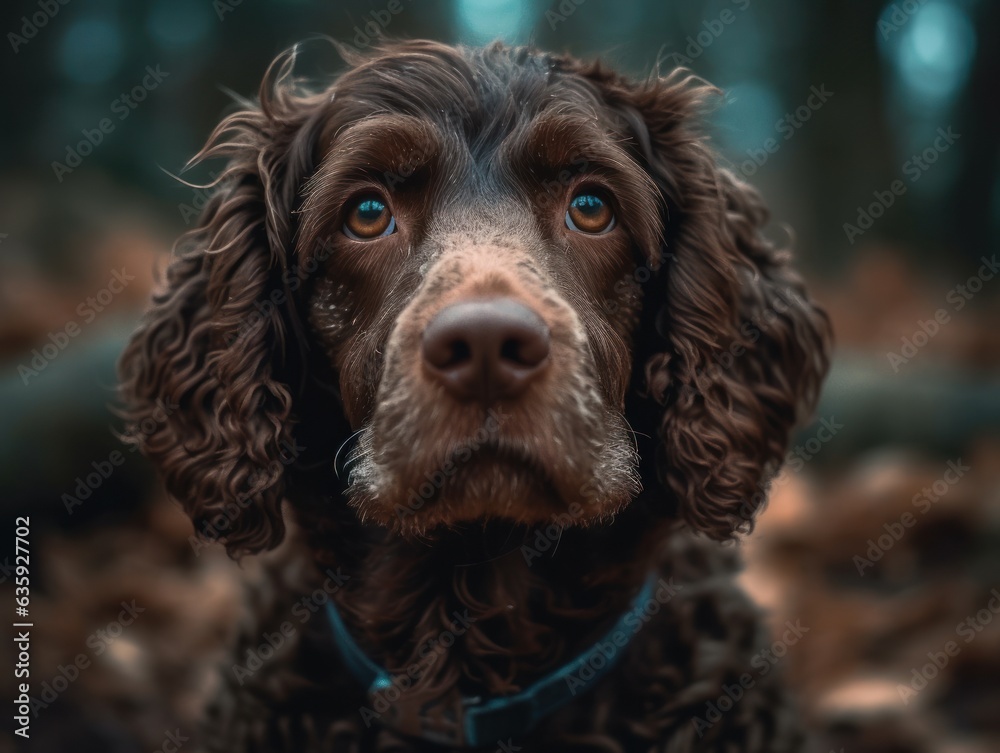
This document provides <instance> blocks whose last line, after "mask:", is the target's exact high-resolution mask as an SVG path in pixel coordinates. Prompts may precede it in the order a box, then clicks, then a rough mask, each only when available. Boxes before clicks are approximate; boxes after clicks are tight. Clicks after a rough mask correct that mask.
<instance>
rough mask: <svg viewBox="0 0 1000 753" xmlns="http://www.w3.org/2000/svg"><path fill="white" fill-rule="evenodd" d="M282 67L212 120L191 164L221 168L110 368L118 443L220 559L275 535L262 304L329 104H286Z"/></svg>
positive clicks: (271, 359)
mask: <svg viewBox="0 0 1000 753" xmlns="http://www.w3.org/2000/svg"><path fill="white" fill-rule="evenodd" d="M294 60H295V52H294V50H293V51H291V52H289V53H287V54H285V55H283V56H282V57H279V58H278V59H277V60H275V62H274V63H272V65H271V67H270V69H269V70H268V73H267V75H266V76H265V78H264V83H263V84H262V86H261V91H260V104H259V106H252V105H247V108H246V109H244V110H242V111H240V112H236V113H234V114H233V115H230V116H229V117H227V118H226V119H224V120H223V121H222V122H221V123H220V124H219V126H218V127H217V128H216V129H215V131H214V132H213V133H212V135H211V136H210V137H209V139H208V142H207V144H206V145H205V147H204V148H203V149H202V150H201V152H199V154H197V155H196V156H195V157H194V158H193V159H192V161H191V162H192V163H197V162H200V161H202V160H205V159H209V158H216V157H226V158H228V159H229V162H228V165H227V167H226V169H225V170H224V172H223V173H222V174H221V175H220V176H219V177H218V178H217V179H216V180H215V181H214V183H213V185H216V186H218V189H217V192H216V193H215V195H214V196H213V197H212V198H211V199H210V200H209V202H208V203H207V205H206V206H205V208H204V211H203V212H202V216H201V218H200V222H199V226H198V227H197V228H195V229H193V230H192V231H190V232H188V233H187V234H185V235H184V236H183V237H182V238H181V240H180V241H179V243H178V247H177V249H176V252H175V253H176V256H175V259H174V260H173V262H172V263H171V265H170V266H169V268H168V270H167V273H166V281H165V282H166V285H165V289H164V290H162V292H160V293H159V294H158V295H156V296H155V297H154V300H153V306H152V309H151V310H150V312H149V313H148V314H147V317H146V319H145V320H144V322H143V324H142V325H141V327H140V328H139V330H138V331H137V332H136V333H135V334H134V336H133V338H132V340H131V342H130V343H129V345H128V347H127V348H126V350H125V351H124V353H123V355H122V359H121V362H120V364H119V372H120V377H121V394H122V397H123V398H124V402H125V404H126V409H125V417H126V420H127V431H126V435H125V438H126V441H128V442H130V443H131V444H133V445H136V446H137V447H138V448H139V449H140V450H141V451H142V452H143V453H144V454H146V455H147V456H148V457H149V458H150V459H151V460H152V461H153V462H154V463H155V464H156V465H157V466H158V468H159V469H160V470H161V472H162V473H163V476H164V479H165V482H166V486H167V489H168V491H169V492H170V493H171V495H172V496H174V497H175V498H176V499H178V500H179V501H180V502H181V503H182V504H183V506H184V508H185V510H186V511H187V512H188V514H189V515H190V516H191V518H192V520H193V521H194V523H195V527H196V529H197V530H198V532H199V533H200V534H201V535H203V536H205V537H207V538H213V539H222V540H224V542H225V544H226V548H227V550H228V551H229V553H230V554H231V555H234V556H236V555H239V554H242V553H250V552H255V551H260V550H262V549H265V548H271V547H274V546H276V545H277V544H278V543H279V542H280V541H281V538H282V536H283V534H284V523H283V521H282V513H281V502H282V499H283V496H284V473H285V466H286V464H287V463H289V462H290V460H291V459H292V458H290V457H289V454H288V451H287V448H290V447H294V445H293V444H292V442H291V434H290V432H291V420H290V414H291V410H292V400H293V395H292V392H291V388H290V387H289V383H290V381H291V380H289V379H287V378H283V375H282V374H280V373H279V371H280V370H281V369H282V364H283V363H287V359H288V357H289V355H290V354H289V353H288V352H287V351H288V350H289V348H290V346H291V344H292V343H291V342H290V341H291V340H292V339H293V337H294V335H295V332H294V329H295V324H296V320H295V317H294V314H293V312H291V311H290V307H289V306H283V305H281V301H280V300H279V301H278V302H276V301H275V296H274V293H275V291H281V290H283V278H282V271H283V270H284V269H285V268H286V267H287V266H288V264H289V261H290V260H289V255H290V254H291V249H292V245H293V244H292V239H293V235H294V229H293V228H292V227H290V218H292V217H293V216H294V215H293V211H294V210H295V208H296V203H297V201H298V194H299V189H300V186H301V184H302V182H303V181H304V180H305V179H306V178H307V177H308V173H309V172H310V171H311V169H312V167H311V166H312V164H313V161H314V154H313V152H314V149H315V144H314V142H315V141H316V136H315V134H317V133H318V131H319V129H320V128H321V126H322V122H323V120H322V118H320V117H318V115H319V110H320V109H321V105H322V103H323V102H326V101H329V97H326V98H323V97H321V96H308V95H302V94H300V93H299V92H298V88H297V84H296V82H295V81H294V80H293V79H292V78H291V71H292V67H293V65H294Z"/></svg>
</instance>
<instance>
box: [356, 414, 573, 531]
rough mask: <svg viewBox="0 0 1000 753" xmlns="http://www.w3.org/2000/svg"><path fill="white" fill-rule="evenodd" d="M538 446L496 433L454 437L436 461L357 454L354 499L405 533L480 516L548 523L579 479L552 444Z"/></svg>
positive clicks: (364, 513) (372, 516) (373, 517)
mask: <svg viewBox="0 0 1000 753" xmlns="http://www.w3.org/2000/svg"><path fill="white" fill-rule="evenodd" d="M537 445H538V443H537V441H535V440H531V441H529V440H527V439H520V438H516V437H511V436H508V435H504V434H499V433H491V434H490V436H488V437H487V438H486V439H481V440H479V441H477V440H476V438H475V437H474V436H473V437H472V438H470V439H469V440H468V441H465V442H459V443H454V444H452V445H451V446H450V447H448V448H446V449H445V450H444V451H439V452H438V453H434V457H435V460H434V461H433V462H427V461H426V459H425V460H423V462H421V463H419V464H418V463H413V462H411V463H407V464H405V465H402V466H397V467H392V468H379V467H378V464H377V463H375V462H372V461H371V460H370V459H366V458H364V457H363V456H361V455H358V456H357V457H356V458H355V459H354V463H355V468H356V469H357V471H356V473H352V478H351V488H350V494H351V497H352V504H353V505H354V506H355V507H356V509H358V511H359V514H360V515H361V517H362V518H363V519H364V520H369V521H371V522H375V523H378V524H381V525H385V526H388V527H391V528H394V529H396V530H399V531H401V532H404V533H405V532H411V531H427V530H429V529H432V528H435V527H438V526H450V525H454V524H459V523H469V522H476V521H483V522H487V521H491V520H507V521H513V522H517V523H524V524H535V523H541V522H549V521H551V519H552V517H553V515H557V514H559V513H562V512H565V511H566V509H567V507H568V506H569V505H570V504H571V503H572V501H573V499H572V498H573V496H574V490H575V489H576V488H577V487H579V486H580V484H579V483H578V480H577V479H575V478H571V477H570V475H571V474H569V473H568V472H567V471H568V470H569V469H567V468H562V469H560V468H554V467H553V464H552V463H550V462H548V461H547V459H546V458H548V457H552V456H554V455H556V453H555V448H545V447H538V446H537ZM366 466H367V467H366Z"/></svg>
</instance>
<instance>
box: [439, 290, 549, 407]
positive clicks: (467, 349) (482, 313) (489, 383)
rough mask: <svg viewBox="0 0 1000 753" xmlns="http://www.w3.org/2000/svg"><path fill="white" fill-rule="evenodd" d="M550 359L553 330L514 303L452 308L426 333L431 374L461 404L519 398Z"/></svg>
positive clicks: (506, 300) (488, 302)
mask: <svg viewBox="0 0 1000 753" xmlns="http://www.w3.org/2000/svg"><path fill="white" fill-rule="evenodd" d="M548 356H549V328H548V327H547V326H546V325H545V322H543V321H542V319H541V317H540V316H538V314H536V313H535V312H534V311H532V310H531V309H529V308H528V307H527V306H525V305H523V304H521V303H518V302H517V301H515V300H512V299H510V298H496V299H490V300H478V301H466V302H463V303H455V304H452V305H451V306H447V307H446V308H443V309H442V310H441V311H439V312H438V313H437V314H436V315H435V316H434V318H433V319H431V321H430V323H429V324H428V325H427V328H426V329H425V330H424V337H423V359H424V366H425V367H426V370H427V372H428V373H429V374H430V375H431V377H432V378H434V379H436V380H438V381H439V382H440V383H441V384H443V385H444V386H445V387H446V388H447V389H448V391H449V392H451V393H452V394H453V395H455V396H456V397H458V398H460V399H462V400H479V401H482V402H484V403H489V402H492V401H494V400H497V399H498V398H508V397H515V396H516V395H518V394H519V393H521V392H522V391H523V390H524V388H525V387H527V385H528V384H529V383H530V382H531V380H532V379H534V378H535V377H537V376H538V375H539V374H540V373H542V371H544V369H545V366H546V364H547V363H548Z"/></svg>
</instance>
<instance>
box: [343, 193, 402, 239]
mask: <svg viewBox="0 0 1000 753" xmlns="http://www.w3.org/2000/svg"><path fill="white" fill-rule="evenodd" d="M395 232H396V218H395V217H393V216H392V212H390V211H389V207H388V206H386V203H385V202H384V201H382V200H381V199H380V198H378V197H377V196H362V197H361V198H360V199H357V200H355V201H354V202H352V203H351V204H350V206H349V207H348V210H347V217H346V218H345V220H344V235H346V236H347V237H348V238H353V239H354V240H356V241H367V240H371V239H372V238H381V237H383V236H385V235H392V234H393V233H395Z"/></svg>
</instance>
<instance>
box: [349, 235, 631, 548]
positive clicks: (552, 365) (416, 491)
mask: <svg viewBox="0 0 1000 753" xmlns="http://www.w3.org/2000/svg"><path fill="white" fill-rule="evenodd" d="M610 403H611V401H610V400H609V399H608V398H607V396H606V395H605V394H604V392H603V389H602V387H601V384H600V380H599V379H598V378H597V368H596V364H595V362H594V357H593V354H592V352H591V348H590V344H589V341H588V337H587V333H586V331H585V328H584V326H583V324H582V320H581V318H580V316H579V315H578V314H577V312H576V311H575V310H574V308H573V307H572V306H571V305H570V303H569V302H568V301H567V300H566V299H565V298H564V297H563V296H562V295H560V293H559V291H558V289H557V288H556V286H555V285H553V284H552V283H551V282H550V280H549V277H548V275H547V273H546V270H545V268H544V266H543V265H542V264H541V263H539V261H538V259H537V258H536V257H533V256H532V255H531V254H529V253H527V252H526V251H524V250H522V249H521V248H518V247H513V248H512V247H511V246H509V245H503V246H492V245H486V244H479V245H475V244H462V245H459V244H457V243H456V244H455V245H453V246H451V247H445V248H444V249H443V250H442V252H441V253H439V254H438V255H437V256H436V257H435V259H434V262H433V263H432V264H430V265H429V267H428V269H427V271H426V274H425V276H424V278H423V280H422V282H421V285H420V287H419V288H418V289H417V291H416V292H415V294H414V296H413V298H412V299H411V300H410V302H409V303H408V304H407V306H406V307H405V308H404V309H403V310H402V312H401V313H400V314H399V316H398V318H397V320H396V322H395V325H394V327H393V330H392V332H391V334H390V336H389V339H388V342H387V343H386V347H385V356H384V370H383V374H382V380H381V383H380V385H379V389H378V394H377V397H376V404H375V408H374V411H373V415H372V417H371V420H370V423H369V424H368V425H367V426H366V427H365V428H364V430H363V432H362V435H361V439H360V441H359V446H358V450H357V452H356V455H355V460H354V462H353V464H352V468H353V470H352V474H351V481H352V486H351V495H352V499H353V501H354V503H355V504H356V506H358V507H359V509H360V510H361V512H362V514H363V515H364V516H365V517H367V518H368V519H375V520H378V521H381V522H383V523H386V524H389V525H394V526H397V527H398V528H400V529H401V530H403V531H408V530H419V531H421V532H423V531H426V529H428V528H430V527H432V526H434V525H449V524H452V523H455V522H458V521H469V520H481V519H489V518H503V519H509V520H516V521H520V522H525V521H535V522H539V521H544V520H549V519H550V518H551V516H552V515H553V514H556V513H558V512H560V511H563V510H565V509H566V507H567V506H568V505H569V504H572V503H574V502H575V503H577V504H581V505H582V506H583V509H584V510H585V512H584V514H583V515H582V516H580V519H579V522H580V523H584V524H585V523H587V522H588V521H589V520H594V519H597V518H601V517H603V516H606V515H608V514H610V513H611V512H614V511H615V510H617V509H618V508H620V507H621V505H623V504H625V503H626V502H627V501H628V500H629V499H630V498H631V496H632V495H633V494H634V493H635V492H636V491H637V485H636V481H635V471H634V468H635V459H634V450H633V448H632V446H631V443H630V441H629V437H628V432H627V427H626V425H625V422H624V419H623V417H622V416H621V414H620V413H619V412H618V411H616V410H613V409H611V408H609V404H610ZM491 415H501V416H502V420H500V421H498V422H494V425H493V426H492V427H491V429H490V431H489V432H488V433H487V439H486V441H478V440H475V439H474V438H475V437H477V436H478V435H479V434H481V433H482V432H481V430H482V429H483V427H484V426H486V423H487V422H488V421H489V420H490V419H489V417H490V416H491ZM477 433H478V434H477ZM431 487H433V491H434V493H433V495H431V496H430V497H428V496H427V495H423V494H421V493H420V490H421V489H425V488H431Z"/></svg>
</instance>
